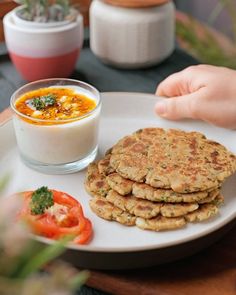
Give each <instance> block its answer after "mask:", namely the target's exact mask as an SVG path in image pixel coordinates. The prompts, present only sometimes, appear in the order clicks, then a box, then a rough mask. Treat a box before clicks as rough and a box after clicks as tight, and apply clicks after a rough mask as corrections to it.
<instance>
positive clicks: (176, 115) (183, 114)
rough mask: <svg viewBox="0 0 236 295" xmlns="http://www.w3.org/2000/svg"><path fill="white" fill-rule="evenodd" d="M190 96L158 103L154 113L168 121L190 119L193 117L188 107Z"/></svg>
mask: <svg viewBox="0 0 236 295" xmlns="http://www.w3.org/2000/svg"><path fill="white" fill-rule="evenodd" d="M191 96H192V94H190V95H184V96H180V97H173V98H168V99H163V100H161V101H158V102H157V103H156V105H155V112H156V114H157V115H159V116H161V117H163V118H166V119H169V120H179V119H183V118H191V117H193V114H192V111H191V107H190V102H191V101H192V97H191Z"/></svg>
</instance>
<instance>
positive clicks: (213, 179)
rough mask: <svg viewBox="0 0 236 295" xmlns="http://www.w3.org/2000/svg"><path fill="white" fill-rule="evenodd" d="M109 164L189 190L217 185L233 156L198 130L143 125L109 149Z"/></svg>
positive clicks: (133, 176)
mask: <svg viewBox="0 0 236 295" xmlns="http://www.w3.org/2000/svg"><path fill="white" fill-rule="evenodd" d="M110 165H111V167H112V168H113V169H114V170H115V171H116V172H117V173H119V174H120V175H121V176H123V177H124V178H127V179H130V180H133V181H136V182H140V183H142V182H145V183H147V184H149V185H150V186H152V187H157V188H165V189H170V188H171V189H172V190H173V191H176V192H179V193H189V192H196V191H205V190H209V189H213V188H216V187H219V186H220V185H221V183H222V182H223V181H224V179H225V178H226V177H228V176H230V175H231V174H232V173H234V172H235V170H236V157H235V155H233V154H232V153H230V152H229V151H228V150H227V149H226V148H225V147H224V146H222V145H220V144H219V143H217V142H214V141H211V140H208V139H207V138H206V137H205V136H204V135H202V134H201V133H198V132H185V131H181V130H174V129H170V130H167V131H166V130H164V129H158V128H146V129H141V130H139V131H137V132H135V133H134V134H132V135H130V136H126V137H125V138H123V139H121V140H120V141H119V142H118V143H117V144H116V145H115V146H114V147H113V148H112V150H111V158H110Z"/></svg>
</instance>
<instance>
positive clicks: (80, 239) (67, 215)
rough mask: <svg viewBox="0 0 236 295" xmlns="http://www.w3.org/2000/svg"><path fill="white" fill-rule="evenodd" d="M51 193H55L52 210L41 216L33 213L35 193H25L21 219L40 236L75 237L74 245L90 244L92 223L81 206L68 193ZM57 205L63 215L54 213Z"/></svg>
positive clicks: (54, 237)
mask: <svg viewBox="0 0 236 295" xmlns="http://www.w3.org/2000/svg"><path fill="white" fill-rule="evenodd" d="M50 191H51V192H52V193H53V200H54V205H53V206H52V210H46V211H45V213H43V214H39V215H34V214H32V213H31V208H30V202H31V198H32V194H33V191H27V192H23V193H22V194H23V196H24V201H23V207H22V209H21V210H20V212H19V218H20V219H24V220H25V221H26V222H27V223H28V224H29V225H30V227H31V228H32V230H33V232H34V233H36V234H38V235H42V236H44V237H48V238H52V239H59V238H61V237H63V236H65V235H72V236H75V238H74V240H73V242H74V243H76V244H86V243H88V242H89V240H90V239H91V237H92V233H93V229H92V223H91V221H90V220H89V219H87V218H85V216H84V213H83V209H82V206H81V204H80V203H79V202H78V201H77V200H76V199H74V198H73V197H72V196H70V195H69V194H67V193H64V192H60V191H56V190H50ZM55 204H56V205H61V206H62V207H59V208H62V209H63V210H62V211H63V215H60V213H58V212H57V213H54V211H53V210H54V209H53V208H56V207H55ZM55 211H56V209H55ZM59 211H60V209H59ZM58 214H59V217H58Z"/></svg>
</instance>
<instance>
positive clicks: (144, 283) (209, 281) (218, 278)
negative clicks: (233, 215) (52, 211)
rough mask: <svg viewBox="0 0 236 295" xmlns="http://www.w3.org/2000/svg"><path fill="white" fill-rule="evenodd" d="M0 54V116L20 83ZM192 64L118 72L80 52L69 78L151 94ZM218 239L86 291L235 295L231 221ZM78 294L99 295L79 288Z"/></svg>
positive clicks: (111, 276)
mask: <svg viewBox="0 0 236 295" xmlns="http://www.w3.org/2000/svg"><path fill="white" fill-rule="evenodd" d="M87 44H88V43H86V42H85V45H87ZM0 53H2V54H0V90H1V91H0V110H3V109H4V108H6V107H7V106H8V104H9V98H10V95H11V94H12V92H13V91H14V90H15V89H16V88H17V87H19V86H20V85H22V84H24V83H25V82H24V81H23V80H22V79H21V78H20V76H19V75H18V74H17V72H16V71H15V69H14V67H13V65H12V64H11V62H10V60H9V58H8V55H7V52H6V50H5V48H4V46H3V45H2V46H0ZM196 63H197V62H196V60H194V59H193V58H191V57H190V56H188V55H186V54H185V53H184V52H182V51H181V50H178V49H177V50H176V51H175V52H174V53H173V55H172V56H171V57H170V58H169V59H167V60H166V61H165V62H164V63H162V64H161V65H159V66H156V67H153V68H150V69H146V70H136V71H122V70H117V69H112V68H110V67H107V66H105V65H103V64H102V63H101V62H100V61H99V60H97V59H96V58H95V57H94V56H93V55H92V53H91V52H90V50H89V48H88V47H86V46H85V48H84V49H83V52H82V54H81V58H80V60H79V61H78V64H77V68H76V71H75V72H74V74H73V78H76V79H80V80H84V81H86V82H89V83H91V84H93V85H94V86H96V87H97V88H98V89H100V90H101V91H141V92H154V91H155V88H156V84H157V83H158V82H160V81H161V80H162V79H163V78H165V77H166V76H167V75H169V74H170V73H172V72H175V71H178V70H181V69H182V68H185V67H186V66H188V65H191V64H196ZM9 116H11V114H10V112H9V111H8V110H7V111H5V112H3V113H2V114H1V115H0V121H3V120H7V119H8V118H9ZM1 140H2V139H1ZM222 230H223V232H221V231H222ZM219 233H220V234H219V236H222V234H224V235H223V237H221V239H220V240H219V241H217V242H215V243H214V244H213V245H211V246H210V247H209V248H207V249H205V250H203V251H201V252H200V253H198V254H196V255H194V256H192V257H189V258H185V259H182V260H180V261H177V262H173V263H170V264H166V265H159V266H156V267H154V268H151V269H143V270H134V271H122V272H121V271H116V272H114V271H113V272H112V271H91V277H90V279H89V281H88V282H87V285H88V286H90V287H92V288H95V289H99V290H103V291H105V292H108V293H111V294H119V295H137V294H138V295H139V294H140V295H142V294H143V295H152V294H153V295H154V294H155V295H159V294H160V295H162V294H163V295H189V294H190V295H195V294H196V295H199V294H206V295H208V294H209V295H218V294H219V295H235V294H236V226H235V221H233V222H231V224H229V225H228V226H227V227H224V228H223V229H221V230H220V232H219ZM79 294H104V293H103V292H101V291H99V292H98V291H95V290H94V289H88V288H86V287H85V288H83V289H82V290H81V291H80V293H79Z"/></svg>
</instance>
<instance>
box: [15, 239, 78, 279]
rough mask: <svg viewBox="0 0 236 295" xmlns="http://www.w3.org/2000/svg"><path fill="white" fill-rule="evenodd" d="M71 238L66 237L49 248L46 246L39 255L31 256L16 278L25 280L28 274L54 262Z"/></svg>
mask: <svg viewBox="0 0 236 295" xmlns="http://www.w3.org/2000/svg"><path fill="white" fill-rule="evenodd" d="M71 239H72V237H71V236H66V237H64V238H63V239H61V240H59V241H56V242H55V243H53V244H52V245H50V246H47V247H46V248H44V249H43V250H42V251H40V252H39V253H37V254H35V255H33V256H32V257H31V258H30V259H29V260H28V261H27V262H26V264H25V265H23V266H22V268H21V270H20V272H19V273H18V275H17V277H18V278H22V279H24V278H26V277H27V276H29V275H30V274H32V273H34V272H36V271H38V270H40V269H41V268H42V267H43V266H45V265H46V264H47V263H48V262H50V261H52V260H54V259H55V258H57V257H58V256H60V255H61V254H62V253H63V252H64V251H65V246H66V245H67V243H68V242H69V241H71Z"/></svg>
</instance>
